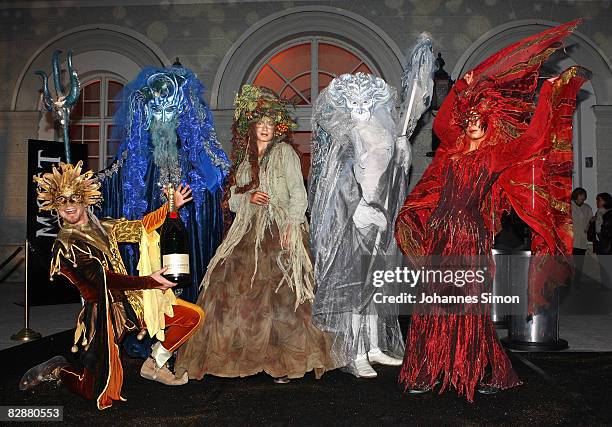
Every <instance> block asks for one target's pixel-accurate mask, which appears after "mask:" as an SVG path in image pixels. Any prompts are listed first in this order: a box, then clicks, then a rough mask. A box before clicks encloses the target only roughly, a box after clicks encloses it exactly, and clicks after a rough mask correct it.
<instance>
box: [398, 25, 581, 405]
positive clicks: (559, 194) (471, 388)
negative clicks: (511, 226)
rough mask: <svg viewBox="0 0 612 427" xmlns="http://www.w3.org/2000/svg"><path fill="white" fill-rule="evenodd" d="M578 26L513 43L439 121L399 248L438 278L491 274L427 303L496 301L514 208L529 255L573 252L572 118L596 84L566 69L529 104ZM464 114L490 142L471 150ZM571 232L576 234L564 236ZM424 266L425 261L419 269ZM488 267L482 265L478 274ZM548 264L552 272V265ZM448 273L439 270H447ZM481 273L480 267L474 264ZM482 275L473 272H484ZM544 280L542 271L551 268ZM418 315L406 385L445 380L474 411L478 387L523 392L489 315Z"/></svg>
mask: <svg viewBox="0 0 612 427" xmlns="http://www.w3.org/2000/svg"><path fill="white" fill-rule="evenodd" d="M575 25H576V22H572V23H569V24H566V25H564V26H560V27H557V28H553V29H551V30H548V31H546V32H544V33H541V34H537V35H535V36H532V37H530V38H528V39H526V40H523V41H521V42H518V43H516V44H514V45H512V46H510V47H508V48H506V49H504V50H502V51H501V52H499V53H497V54H496V55H494V56H492V57H491V58H489V59H488V60H486V61H485V62H483V63H482V64H480V65H479V66H478V67H477V68H476V69H475V70H474V73H473V79H474V80H473V83H472V84H471V85H470V86H468V85H467V84H466V82H465V80H460V81H458V82H457V83H456V84H455V86H454V87H453V89H452V91H451V93H450V94H449V95H448V96H447V98H446V99H445V101H444V103H443V105H442V107H441V109H440V111H439V112H438V114H437V116H436V119H435V121H434V132H435V133H436V134H437V135H438V137H439V138H440V140H441V142H442V143H441V145H440V147H439V148H438V150H437V152H436V156H435V157H434V160H433V162H432V164H431V165H430V166H429V168H428V169H427V170H426V171H425V174H424V175H423V177H422V179H421V180H420V181H419V183H418V184H417V186H416V187H415V188H414V190H413V191H412V192H411V194H410V195H409V196H408V198H407V199H406V202H405V204H404V206H403V208H402V209H401V210H400V213H399V215H398V218H397V221H396V238H397V240H398V243H399V246H400V248H401V249H402V251H403V252H404V254H406V255H407V256H408V258H409V259H411V260H412V262H413V264H416V265H424V264H425V265H428V266H430V267H431V266H433V264H434V262H432V261H431V257H434V256H435V257H437V261H436V263H435V264H436V265H437V266H438V267H439V266H440V265H442V268H445V267H446V268H463V269H465V268H467V267H471V268H482V266H483V264H484V266H485V267H487V270H488V272H489V275H488V276H487V277H486V280H485V281H484V283H481V284H478V283H476V282H473V283H472V284H466V285H464V286H461V287H459V286H454V285H453V284H450V285H444V284H440V283H438V284H436V283H430V284H427V285H422V286H423V289H422V290H423V291H424V292H425V293H429V294H432V293H434V292H436V293H438V294H446V295H449V294H454V295H480V293H481V292H487V291H490V290H491V283H492V280H491V276H492V273H493V271H494V270H493V268H494V265H493V262H492V255H491V249H492V248H491V246H492V243H493V235H494V234H495V232H496V224H493V222H492V221H491V218H492V216H493V215H496V214H499V213H501V211H502V210H503V209H508V208H509V207H510V206H512V207H513V208H514V209H515V210H516V211H517V213H518V214H519V215H521V217H522V218H523V220H524V221H525V222H526V223H527V224H528V225H529V226H530V227H531V228H532V229H533V231H534V238H533V244H532V252H534V253H535V254H555V255H561V256H567V255H569V254H570V253H571V234H572V232H571V215H569V213H570V212H569V210H568V209H567V206H566V202H565V201H564V200H565V199H566V200H567V201H569V193H570V192H571V171H572V150H571V138H572V113H573V110H574V108H575V98H576V94H577V92H578V90H579V89H580V86H581V85H582V84H583V83H584V81H585V80H586V79H587V78H588V77H589V73H588V71H586V70H584V69H583V68H580V67H572V68H570V69H568V70H566V71H565V72H564V73H563V74H562V75H560V76H559V77H558V78H557V79H556V80H554V81H546V82H545V83H544V85H543V86H542V88H541V90H540V93H539V96H538V102H537V107H536V108H535V109H534V107H533V106H534V103H533V96H534V94H535V92H536V88H537V82H538V80H537V78H538V74H539V68H540V66H541V64H542V62H543V61H544V60H545V59H546V58H547V57H548V56H549V55H550V54H551V53H552V52H553V51H554V50H556V49H557V48H558V47H560V41H561V40H562V39H563V38H564V37H565V36H567V35H568V34H569V33H570V32H571V30H572V29H573V28H574V27H575ZM469 111H474V112H477V113H478V114H480V115H481V117H482V118H483V119H484V121H485V123H486V124H487V126H488V127H487V132H486V136H485V139H484V141H482V142H481V143H480V145H479V146H478V148H477V149H475V150H472V151H469V150H470V140H469V139H468V138H467V136H466V135H465V134H464V131H463V128H462V126H461V123H462V122H463V120H464V119H465V116H466V113H468V112H469ZM568 225H569V226H568ZM423 260H425V261H423ZM483 260H484V263H483ZM547 262H548V261H547ZM440 263H441V264H440ZM478 263H479V264H478ZM477 264H478V265H477ZM541 267H542V266H541V265H540V266H539V268H538V266H534V265H532V266H531V273H530V274H531V276H532V277H531V278H530V280H532V279H533V278H534V277H535V278H536V279H537V280H538V283H537V285H533V286H532V289H531V290H530V292H531V294H530V309H533V310H537V309H538V307H543V306H545V304H546V301H547V297H549V295H550V292H551V290H552V289H553V288H554V287H555V286H558V285H559V282H560V281H561V279H562V276H563V273H561V271H566V270H567V269H560V268H556V269H548V271H553V270H554V271H556V272H557V274H556V276H554V277H547V278H544V277H543V276H542V275H541V274H540V275H539V276H538V275H537V274H535V273H534V271H535V270H537V271H538V272H541V271H542V270H543V269H542V268H541ZM544 270H546V269H544ZM452 308H453V307H449V306H448V305H444V306H443V305H431V304H429V305H427V306H426V305H421V306H418V307H417V309H416V312H415V314H413V315H412V321H411V325H410V331H409V333H408V339H407V343H406V354H405V358H404V364H403V367H402V370H401V373H400V377H399V381H400V382H401V383H403V385H404V386H405V388H406V389H426V388H428V387H434V386H435V384H436V382H437V381H441V390H440V393H441V392H443V391H444V390H445V389H446V388H449V387H450V386H452V387H454V388H455V389H456V390H457V392H458V394H459V395H463V394H465V396H466V398H467V399H468V400H469V401H470V402H471V401H473V398H474V393H475V390H476V389H477V387H478V384H479V383H481V382H482V383H484V384H488V385H492V386H495V387H498V388H500V389H507V388H511V387H514V386H517V385H519V384H520V381H519V379H518V377H517V375H516V374H515V372H514V370H513V369H512V365H511V363H510V360H509V359H508V356H507V355H506V353H505V352H504V349H503V348H502V346H501V344H500V342H499V340H498V338H497V335H496V333H495V328H494V326H493V323H492V321H491V317H490V315H489V314H488V313H489V311H488V307H486V306H485V305H483V304H474V305H470V306H467V305H464V306H462V307H461V308H460V309H458V310H457V309H456V308H457V307H455V310H453V309H452Z"/></svg>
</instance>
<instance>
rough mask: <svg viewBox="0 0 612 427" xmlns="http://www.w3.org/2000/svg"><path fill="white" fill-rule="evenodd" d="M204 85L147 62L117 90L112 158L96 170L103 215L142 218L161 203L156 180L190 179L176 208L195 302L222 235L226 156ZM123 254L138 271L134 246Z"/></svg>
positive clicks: (187, 292)
mask: <svg viewBox="0 0 612 427" xmlns="http://www.w3.org/2000/svg"><path fill="white" fill-rule="evenodd" d="M203 92H204V87H203V85H202V83H201V82H200V81H199V80H198V78H197V77H196V75H195V74H194V73H193V72H192V71H191V70H189V69H187V68H184V67H182V66H180V65H179V66H176V65H175V66H172V67H169V68H154V67H148V68H145V69H143V70H142V71H141V72H140V74H139V75H138V77H137V78H136V79H135V80H134V81H132V82H130V83H129V84H128V85H127V86H126V87H125V88H124V90H123V91H122V94H121V95H120V96H121V101H122V104H121V107H120V109H119V110H118V112H117V113H116V114H115V116H114V123H115V125H116V126H115V132H114V136H113V139H115V140H119V141H120V145H119V149H118V151H117V156H116V159H115V161H114V163H113V164H112V165H111V166H110V167H109V168H107V169H105V170H103V171H102V172H100V174H99V178H100V180H101V181H102V182H103V187H102V190H103V197H104V200H105V203H104V205H103V207H102V212H101V214H102V216H110V217H115V218H117V217H125V218H127V219H130V220H131V219H140V218H142V217H143V215H144V214H145V213H146V212H150V211H153V210H155V209H157V208H159V207H160V206H161V205H162V204H164V203H165V201H166V200H165V196H164V194H163V192H162V187H163V186H166V185H169V184H173V185H174V187H175V188H176V187H177V186H178V185H179V184H180V183H183V184H188V185H189V186H190V187H191V189H192V191H193V201H194V203H191V204H190V205H189V206H186V207H185V208H184V209H183V210H182V211H181V213H180V215H181V219H182V220H183V222H184V223H185V227H186V229H187V233H188V235H189V250H190V270H191V282H190V284H189V285H187V286H186V287H185V288H184V290H183V293H182V295H181V298H183V299H186V300H188V301H195V300H196V298H197V296H198V287H199V284H200V282H201V280H202V277H203V276H204V273H205V271H206V266H207V265H208V262H209V260H210V258H211V257H212V256H213V254H214V253H215V250H216V249H217V246H218V245H219V243H220V242H221V238H222V232H223V215H222V210H221V199H222V197H223V194H222V193H223V182H224V180H225V178H226V176H227V173H228V170H229V161H228V159H227V156H226V154H225V152H224V151H223V149H222V148H221V145H220V144H219V142H218V141H217V135H216V132H215V127H214V121H213V116H212V113H211V111H210V109H209V108H208V106H207V105H206V103H205V102H204V100H203ZM122 256H123V258H124V261H125V265H126V267H127V269H128V272H129V273H130V274H137V272H136V266H137V264H138V258H139V253H138V247H137V246H136V245H125V247H123V248H122Z"/></svg>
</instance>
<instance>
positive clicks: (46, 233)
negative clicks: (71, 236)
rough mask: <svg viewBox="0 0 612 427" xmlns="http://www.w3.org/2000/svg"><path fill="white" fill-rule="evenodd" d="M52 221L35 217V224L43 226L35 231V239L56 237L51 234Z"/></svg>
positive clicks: (54, 234)
mask: <svg viewBox="0 0 612 427" xmlns="http://www.w3.org/2000/svg"><path fill="white" fill-rule="evenodd" d="M51 221H53V218H45V217H40V216H37V217H36V222H37V223H39V224H42V225H43V228H41V229H38V230H36V237H41V236H42V237H54V238H55V237H57V234H56V233H53V232H52V231H53V228H54V226H53V224H50V222H51Z"/></svg>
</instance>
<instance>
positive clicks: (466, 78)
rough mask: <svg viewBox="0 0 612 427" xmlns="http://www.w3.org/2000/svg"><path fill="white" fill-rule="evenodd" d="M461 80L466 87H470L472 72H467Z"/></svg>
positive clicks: (472, 81) (472, 78)
mask: <svg viewBox="0 0 612 427" xmlns="http://www.w3.org/2000/svg"><path fill="white" fill-rule="evenodd" d="M463 79H464V80H465V82H466V83H467V84H468V86H470V85H471V84H472V83H474V71H468V72H467V73H466V74H465V76H463Z"/></svg>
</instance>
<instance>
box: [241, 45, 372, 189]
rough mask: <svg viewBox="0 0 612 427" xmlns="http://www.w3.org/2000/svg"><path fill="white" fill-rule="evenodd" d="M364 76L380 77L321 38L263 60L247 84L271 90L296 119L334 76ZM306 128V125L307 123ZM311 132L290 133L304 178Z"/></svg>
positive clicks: (350, 50)
mask: <svg viewBox="0 0 612 427" xmlns="http://www.w3.org/2000/svg"><path fill="white" fill-rule="evenodd" d="M356 72H364V73H370V74H375V75H380V73H379V71H378V70H377V69H376V68H375V67H374V65H373V64H372V63H371V61H370V60H369V59H368V58H367V56H365V55H364V54H363V53H361V52H359V51H358V50H357V49H355V48H354V47H352V46H350V45H347V44H346V43H342V42H340V41H338V40H334V39H332V38H329V37H324V36H310V37H304V38H298V39H295V40H291V41H289V42H287V43H284V44H282V45H281V46H279V47H278V48H277V49H274V50H272V51H271V52H269V53H268V55H266V56H264V57H263V59H262V61H261V62H260V63H259V64H258V65H257V66H256V67H254V68H253V72H252V73H251V75H250V76H249V77H248V78H247V82H248V83H251V84H254V85H257V86H264V87H267V88H269V89H272V90H273V91H274V92H275V93H276V94H277V95H278V96H279V97H281V98H283V99H286V100H287V101H289V102H290V103H291V104H293V105H294V106H295V112H296V115H297V116H299V117H310V116H311V115H312V104H313V103H314V100H316V99H317V97H318V96H319V93H320V92H321V91H322V90H323V89H324V88H325V87H327V85H328V84H329V83H330V82H331V81H332V80H333V79H334V78H335V77H337V76H339V75H341V74H345V73H356ZM307 125H310V123H307ZM310 138H311V132H310V128H309V127H305V126H304V122H302V126H301V127H300V128H298V129H297V131H296V132H294V146H295V148H296V149H297V150H298V152H299V153H300V158H301V161H302V173H303V175H304V178H306V177H307V176H308V173H309V171H310V151H311V141H310Z"/></svg>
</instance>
